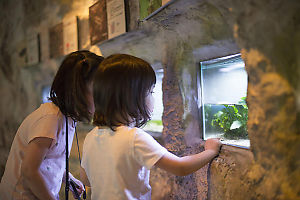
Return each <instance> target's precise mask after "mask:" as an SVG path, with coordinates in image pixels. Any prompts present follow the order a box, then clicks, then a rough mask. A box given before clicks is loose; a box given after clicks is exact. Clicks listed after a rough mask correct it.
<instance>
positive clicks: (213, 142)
mask: <svg viewBox="0 0 300 200" xmlns="http://www.w3.org/2000/svg"><path fill="white" fill-rule="evenodd" d="M221 146H222V143H221V142H220V139H219V138H211V139H207V140H206V142H205V146H204V147H205V150H212V151H214V152H215V154H216V156H217V155H218V154H219V151H220V148H221Z"/></svg>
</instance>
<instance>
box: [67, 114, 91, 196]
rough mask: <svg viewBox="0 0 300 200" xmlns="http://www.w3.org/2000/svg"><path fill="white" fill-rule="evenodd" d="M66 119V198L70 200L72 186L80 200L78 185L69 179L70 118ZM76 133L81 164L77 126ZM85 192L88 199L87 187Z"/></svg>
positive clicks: (84, 194)
mask: <svg viewBox="0 0 300 200" xmlns="http://www.w3.org/2000/svg"><path fill="white" fill-rule="evenodd" d="M65 118H66V188H65V196H66V200H69V188H70V185H71V186H72V189H73V191H74V193H75V196H76V197H77V199H78V200H80V196H79V194H78V193H77V190H76V184H75V183H74V182H73V181H72V180H70V179H69V138H68V137H69V136H68V135H69V133H68V132H69V131H68V130H69V128H68V117H67V116H65ZM75 133H76V141H77V150H78V157H79V162H80V164H81V158H80V149H79V144H78V136H77V129H76V126H75ZM84 190H85V191H84V192H83V199H86V188H85V185H84Z"/></svg>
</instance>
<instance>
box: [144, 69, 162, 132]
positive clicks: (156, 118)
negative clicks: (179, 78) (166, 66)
mask: <svg viewBox="0 0 300 200" xmlns="http://www.w3.org/2000/svg"><path fill="white" fill-rule="evenodd" d="M155 74H156V84H155V87H154V89H153V92H154V94H153V96H154V110H153V113H152V116H151V120H150V121H149V122H148V123H147V124H146V126H145V127H144V128H143V129H144V130H146V131H150V132H154V133H161V132H162V129H163V125H162V120H161V119H162V114H163V102H162V79H163V70H162V69H160V70H157V71H156V72H155Z"/></svg>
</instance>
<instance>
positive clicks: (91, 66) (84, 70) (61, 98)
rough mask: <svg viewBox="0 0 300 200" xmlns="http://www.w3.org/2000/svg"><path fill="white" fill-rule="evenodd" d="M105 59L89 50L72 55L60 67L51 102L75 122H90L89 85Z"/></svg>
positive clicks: (51, 92)
mask: <svg viewBox="0 0 300 200" xmlns="http://www.w3.org/2000/svg"><path fill="white" fill-rule="evenodd" d="M103 59H104V58H103V57H101V56H98V55H96V54H94V53H91V52H90V51H87V50H81V51H76V52H73V53H70V54H69V55H67V56H66V58H65V59H64V60H63V62H62V64H61V65H60V67H59V69H58V71H57V73H56V75H55V78H54V80H53V83H52V86H51V90H50V98H49V99H50V100H51V101H52V102H53V103H54V104H55V105H56V106H58V107H59V109H60V111H61V112H62V113H63V114H64V115H65V116H68V117H71V118H72V119H73V120H75V121H83V120H87V121H90V120H91V118H92V114H93V113H90V111H89V109H88V108H89V106H90V105H89V102H88V101H87V96H88V85H89V84H91V83H92V79H93V76H94V72H95V71H96V69H97V68H98V66H99V65H100V63H101V62H102V60H103Z"/></svg>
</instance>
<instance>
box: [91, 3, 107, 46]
mask: <svg viewBox="0 0 300 200" xmlns="http://www.w3.org/2000/svg"><path fill="white" fill-rule="evenodd" d="M89 25H90V40H91V45H94V44H96V43H99V42H101V41H104V40H107V39H108V28H107V12H106V0H100V1H98V2H97V3H95V4H94V5H92V6H91V7H90V8H89Z"/></svg>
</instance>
